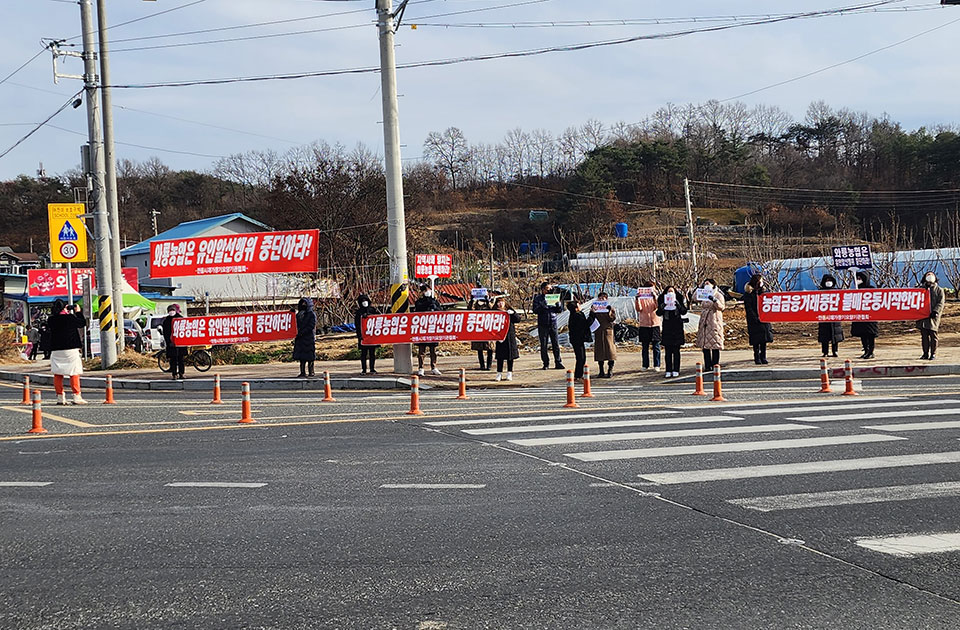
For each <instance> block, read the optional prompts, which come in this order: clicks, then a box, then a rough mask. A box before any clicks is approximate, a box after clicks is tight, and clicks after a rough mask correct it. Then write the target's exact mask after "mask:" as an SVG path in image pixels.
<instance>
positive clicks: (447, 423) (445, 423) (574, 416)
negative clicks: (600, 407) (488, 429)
mask: <svg viewBox="0 0 960 630" xmlns="http://www.w3.org/2000/svg"><path fill="white" fill-rule="evenodd" d="M674 413H680V412H679V411H671V410H669V409H658V410H656V411H616V412H608V411H601V412H596V413H565V414H559V415H553V416H534V417H530V416H520V417H516V418H477V419H474V420H442V421H439V422H424V424H426V425H427V426H431V427H453V426H461V425H467V424H503V423H507V422H530V421H531V420H581V419H586V418H623V417H625V416H630V417H632V416H662V415H669V414H674Z"/></svg>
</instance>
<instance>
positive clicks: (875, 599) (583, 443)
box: [0, 378, 960, 629]
mask: <svg viewBox="0 0 960 630" xmlns="http://www.w3.org/2000/svg"><path fill="white" fill-rule="evenodd" d="M864 387H865V388H866V389H865V390H864V392H863V394H864V395H862V396H859V397H856V398H853V397H842V396H840V395H839V394H835V395H820V394H814V393H812V391H813V390H814V389H815V388H811V387H810V385H809V384H807V383H778V384H777V385H776V386H775V388H772V387H769V386H765V385H762V384H750V383H738V384H736V385H735V386H730V387H728V388H727V391H726V394H727V397H728V398H729V402H727V403H711V402H708V401H705V400H704V399H702V398H693V397H692V396H690V395H689V391H687V389H688V388H687V387H686V386H682V387H680V388H677V387H670V386H660V387H653V388H646V389H643V390H639V389H636V388H632V387H624V386H620V385H617V383H616V382H600V383H598V384H597V387H596V392H597V394H598V396H597V398H595V399H592V400H585V399H581V404H582V406H581V408H580V409H577V410H564V409H562V408H561V405H562V403H563V400H562V392H561V391H557V390H555V389H528V390H517V391H510V392H494V391H482V390H480V391H471V392H470V394H471V399H470V400H469V401H456V400H454V399H453V395H452V394H451V393H450V392H428V393H425V394H424V395H423V408H424V411H425V412H426V414H427V415H425V416H423V417H411V416H406V415H405V414H404V411H405V410H406V409H407V407H408V404H409V403H408V397H406V396H404V395H401V394H379V393H364V392H360V393H350V394H347V393H339V392H338V393H336V397H337V399H338V400H337V401H336V402H334V403H320V402H318V397H317V396H313V395H309V396H304V395H303V393H297V394H282V393H274V394H267V393H258V392H255V393H254V403H253V409H254V417H255V418H257V420H258V423H257V424H255V425H247V426H238V425H237V424H236V419H237V417H238V415H239V414H238V411H239V409H238V406H239V405H238V401H237V396H236V393H235V392H225V397H226V398H227V404H226V405H224V406H223V407H216V406H213V405H210V404H209V399H208V397H202V398H201V397H197V396H192V395H187V396H185V395H182V394H163V393H146V392H144V393H141V392H136V393H130V392H124V394H123V395H124V398H121V400H120V404H119V405H117V406H116V407H105V406H103V405H99V404H97V405H89V406H86V407H74V406H69V407H49V406H48V407H46V408H45V409H44V411H45V413H46V414H47V415H46V417H45V425H46V426H47V428H48V429H49V430H50V432H51V433H50V434H48V437H42V438H27V437H26V436H24V435H23V431H24V430H25V429H26V428H27V427H28V425H29V419H30V417H29V415H28V414H26V413H24V411H23V409H22V408H20V407H19V406H18V405H17V404H16V403H17V402H18V400H19V392H18V391H17V390H16V388H12V387H4V388H0V558H2V563H0V627H11V628H14V627H15V628H145V627H160V628H180V627H182V628H196V627H203V628H239V627H243V628H312V627H317V628H414V629H416V628H423V629H438V628H513V627H517V628H638V627H643V628H646V627H651V628H898V629H899V628H957V627H960V511H958V509H957V508H958V507H960V505H958V496H960V472H958V462H960V442H958V437H960V414H958V413H956V412H955V409H956V408H957V406H958V403H960V380H958V379H949V378H943V379H922V380H920V379H902V380H899V381H894V380H887V379H882V380H878V382H869V383H866V384H865V385H864ZM45 397H47V398H50V397H51V396H50V395H49V393H45Z"/></svg>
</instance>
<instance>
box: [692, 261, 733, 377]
mask: <svg viewBox="0 0 960 630" xmlns="http://www.w3.org/2000/svg"><path fill="white" fill-rule="evenodd" d="M701 288H703V289H706V290H707V291H708V292H709V296H708V297H707V298H706V299H703V300H701V301H700V326H699V328H697V339H696V342H695V343H696V345H697V347H699V348H700V349H701V350H703V369H704V370H706V371H708V372H709V371H710V370H712V369H713V366H714V365H716V364H717V363H720V351H721V350H723V309H724V308H726V303H725V302H724V300H723V294H722V293H720V292H719V291H717V283H716V281H715V280H714V279H713V278H707V279H706V280H704V282H703V285H702V287H701Z"/></svg>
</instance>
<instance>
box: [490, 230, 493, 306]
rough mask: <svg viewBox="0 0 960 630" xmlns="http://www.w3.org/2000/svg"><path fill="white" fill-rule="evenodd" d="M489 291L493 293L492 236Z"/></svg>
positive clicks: (491, 241) (491, 237)
mask: <svg viewBox="0 0 960 630" xmlns="http://www.w3.org/2000/svg"><path fill="white" fill-rule="evenodd" d="M490 290H491V291H493V234H491V235H490ZM491 297H492V296H491Z"/></svg>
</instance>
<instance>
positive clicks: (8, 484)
mask: <svg viewBox="0 0 960 630" xmlns="http://www.w3.org/2000/svg"><path fill="white" fill-rule="evenodd" d="M52 483H53V482H52V481H0V488H42V487H44V486H49V485H51V484H52Z"/></svg>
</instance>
